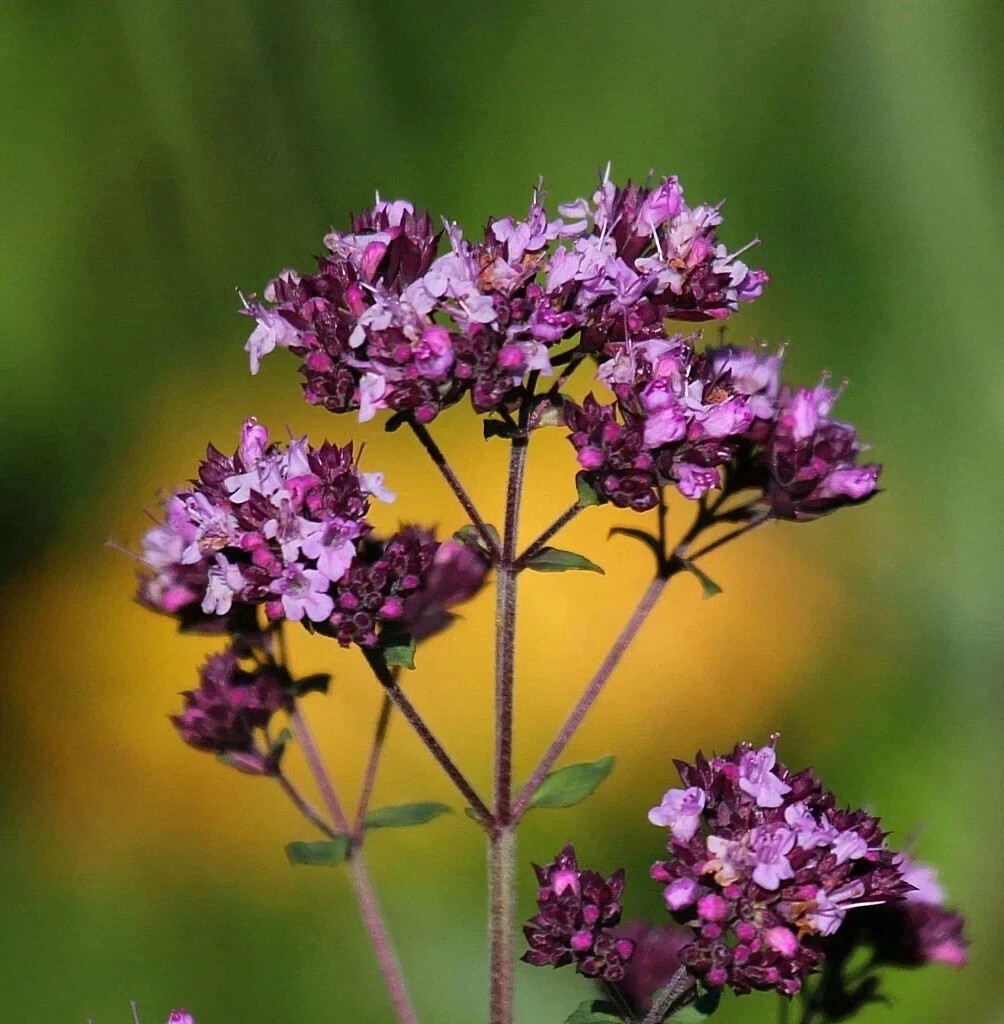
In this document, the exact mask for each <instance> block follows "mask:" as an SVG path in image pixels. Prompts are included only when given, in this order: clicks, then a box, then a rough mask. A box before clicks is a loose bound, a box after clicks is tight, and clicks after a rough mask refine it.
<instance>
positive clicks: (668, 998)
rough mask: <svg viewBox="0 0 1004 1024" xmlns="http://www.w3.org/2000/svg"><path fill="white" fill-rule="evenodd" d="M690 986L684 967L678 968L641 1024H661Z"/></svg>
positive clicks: (688, 976)
mask: <svg viewBox="0 0 1004 1024" xmlns="http://www.w3.org/2000/svg"><path fill="white" fill-rule="evenodd" d="M691 984H692V982H691V979H690V975H689V974H688V973H687V969H686V967H680V968H678V969H677V971H676V973H675V974H674V975H673V977H672V978H671V979H670V982H669V984H668V985H667V986H666V987H665V988H664V989H663V990H662V993H661V994H660V995H659V998H658V999H656V1001H655V1002H654V1003H653V1004H652V1009H651V1010H649V1011H648V1014H647V1015H646V1017H645V1019H644V1020H643V1021H642V1024H662V1022H663V1021H664V1020H665V1019H666V1017H667V1016H669V1012H670V1010H672V1009H673V1006H674V1004H675V1003H676V1001H677V1000H678V999H679V998H680V996H682V995H683V994H684V993H685V992H686V991H687V988H688V986H690V985H691Z"/></svg>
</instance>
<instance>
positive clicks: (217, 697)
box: [171, 647, 291, 774]
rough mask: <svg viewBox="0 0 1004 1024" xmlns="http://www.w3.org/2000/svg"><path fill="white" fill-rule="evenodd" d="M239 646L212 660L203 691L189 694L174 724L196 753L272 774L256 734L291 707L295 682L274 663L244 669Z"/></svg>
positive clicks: (205, 670) (201, 684)
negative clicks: (223, 756)
mask: <svg viewBox="0 0 1004 1024" xmlns="http://www.w3.org/2000/svg"><path fill="white" fill-rule="evenodd" d="M243 653H246V652H245V651H243V650H241V649H240V648H239V647H229V648H227V650H226V651H224V652H223V653H222V654H214V655H212V656H210V657H209V658H208V659H207V661H206V663H205V664H204V665H203V666H202V669H201V670H200V672H199V688H198V689H197V690H186V691H185V692H184V693H183V694H182V696H183V697H184V700H185V707H184V709H183V710H182V711H181V713H180V714H177V715H173V716H172V718H171V721H172V722H173V723H174V726H175V728H176V729H177V730H178V733H179V735H180V736H181V738H182V739H183V740H184V741H185V742H186V743H187V744H189V746H192V747H195V748H196V750H208V751H211V752H212V753H216V754H227V755H229V757H230V761H231V763H232V764H234V765H235V766H236V767H239V768H241V769H242V770H244V771H247V772H250V773H253V774H261V773H264V772H266V771H268V770H269V767H270V764H269V757H270V752H269V750H268V749H264V750H263V749H262V748H261V747H260V746H259V743H258V739H257V735H258V732H259V730H265V728H266V727H267V726H268V723H269V720H270V719H271V717H272V715H273V714H275V712H277V711H281V710H285V709H287V708H289V707H290V704H291V682H290V679H289V676H288V674H287V673H286V672H285V670H283V669H281V668H279V667H278V666H277V665H275V664H274V663H256V664H255V665H254V666H253V667H252V668H250V669H245V668H244V667H242V664H241V659H240V657H239V655H240V654H243Z"/></svg>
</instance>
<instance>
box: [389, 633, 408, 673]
mask: <svg viewBox="0 0 1004 1024" xmlns="http://www.w3.org/2000/svg"><path fill="white" fill-rule="evenodd" d="M381 648H382V650H383V660H384V661H385V662H386V663H387V664H388V665H399V666H400V667H401V668H414V667H415V641H414V639H413V638H412V637H410V636H408V635H407V634H404V633H397V634H395V635H394V636H393V637H388V639H387V640H386V641H385V642H383V643H382V644H381Z"/></svg>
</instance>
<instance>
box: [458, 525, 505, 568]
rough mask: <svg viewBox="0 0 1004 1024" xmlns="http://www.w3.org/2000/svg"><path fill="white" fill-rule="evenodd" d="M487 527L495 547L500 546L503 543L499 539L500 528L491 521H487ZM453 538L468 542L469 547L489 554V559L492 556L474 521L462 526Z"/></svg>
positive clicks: (464, 542) (462, 542)
mask: <svg viewBox="0 0 1004 1024" xmlns="http://www.w3.org/2000/svg"><path fill="white" fill-rule="evenodd" d="M485 529H486V530H487V531H488V535H489V536H490V537H491V538H492V540H493V541H494V542H495V547H497V548H500V547H501V546H502V545H501V542H500V540H499V532H498V530H496V529H495V527H494V526H492V525H491V523H485ZM453 539H454V540H459V541H460V543H461V544H466V545H467V546H468V547H469V548H475V549H476V550H478V551H480V552H481V553H482V554H484V555H487V556H488V558H489V559H490V558H491V550H490V549H489V547H488V545H487V544H486V543H485V540H484V538H483V537H482V536H481V531H480V530H479V529H478V528H477V527H476V526H475V525H474V524H473V523H468V524H467V525H466V526H461V527H460V529H459V530H457V532H456V533H455V534H454V535H453Z"/></svg>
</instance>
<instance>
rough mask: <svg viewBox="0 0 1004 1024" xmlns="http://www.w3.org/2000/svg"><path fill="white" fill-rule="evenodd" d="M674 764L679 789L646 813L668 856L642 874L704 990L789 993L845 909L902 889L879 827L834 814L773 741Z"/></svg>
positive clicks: (829, 798)
mask: <svg viewBox="0 0 1004 1024" xmlns="http://www.w3.org/2000/svg"><path fill="white" fill-rule="evenodd" d="M677 767H678V768H679V770H680V776H681V778H682V779H683V783H684V786H685V787H686V788H685V789H682V790H681V789H678V790H670V792H669V793H668V794H667V796H666V799H665V800H664V803H663V805H661V807H660V808H657V809H656V811H657V812H660V811H662V807H666V811H665V812H663V813H661V814H657V817H658V818H659V819H660V820H659V823H665V824H666V825H667V827H669V828H670V839H669V853H670V859H669V860H667V861H664V862H659V863H657V864H655V865H654V866H653V868H652V877H653V878H655V879H656V880H658V881H660V882H662V883H664V884H665V900H666V906H667V907H668V908H669V910H670V912H671V913H672V914H673V916H674V917H675V919H676V920H677V922H678V923H680V924H684V925H687V926H688V927H690V928H691V929H692V936H693V938H692V941H691V942H690V943H689V944H687V945H686V946H684V947H683V948H682V949H681V951H680V959H681V961H682V962H683V963H684V964H685V965H686V966H687V967H688V969H689V970H690V971H691V972H692V973H693V974H694V975H695V976H696V977H697V978H699V979H700V980H701V981H703V983H704V984H706V985H708V986H711V987H720V986H724V985H729V986H730V987H731V988H732V989H733V990H734V991H735V992H737V993H739V994H743V993H746V992H750V991H752V990H753V989H771V988H773V989H776V990H777V991H778V992H780V993H781V994H783V995H787V996H792V995H794V994H795V993H796V992H798V991H799V989H800V988H801V987H802V984H803V981H804V979H805V977H806V976H807V975H809V974H811V973H812V972H813V971H814V970H815V969H816V968H817V967H818V966H819V964H820V963H821V962H822V960H823V958H824V955H825V948H826V946H825V942H824V940H826V941H829V937H830V936H833V935H834V934H836V933H838V932H841V931H842V929H843V928H844V925H845V920H846V919H847V918H848V915H849V914H851V913H852V912H853V913H855V914H858V913H860V914H862V915H865V914H866V913H870V912H871V911H870V910H869V911H865V910H859V909H858V908H863V907H867V908H872V907H879V906H884V905H887V904H895V903H896V901H899V900H901V899H902V897H903V896H904V894H905V893H907V892H908V890H909V884H908V883H907V882H906V881H905V879H904V875H903V871H902V870H901V866H900V861H899V859H898V856H897V855H896V854H895V853H893V851H891V850H890V849H889V848H888V847H887V846H886V845H885V833H883V832H882V831H881V830H880V827H879V823H878V820H877V819H875V818H873V817H871V816H870V815H868V814H866V813H865V812H864V811H841V810H839V809H837V806H836V801H835V799H834V797H833V795H832V794H831V793H828V792H827V791H826V790H824V789H823V787H822V785H821V783H820V782H819V781H818V780H817V779H816V778H815V777H814V776H813V774H812V772H811V771H809V770H808V769H807V770H805V771H801V772H798V773H793V772H791V771H789V770H788V768H787V767H786V766H785V765H783V764H781V763H780V762H778V760H777V757H776V755H775V752H774V748H773V744H772V745H770V746H767V747H761V748H759V749H754V748H753V747H752V746H750V745H749V744H739V745H738V746H736V747H735V749H734V750H733V751H732V752H731V753H730V754H729V755H726V756H721V757H716V758H714V759H712V760H710V761H709V760H707V759H706V758H705V757H704V756H703V755H702V754H698V755H697V759H696V762H695V763H694V764H693V765H690V764H687V763H685V762H682V761H678V762H677ZM702 798H703V799H702ZM698 808H699V810H698ZM684 812H686V813H684ZM695 812H696V813H697V814H698V815H699V821H698V822H696V823H695V822H693V821H692V820H691V818H692V815H693V813H695ZM681 822H682V823H683V826H684V827H683V828H682V830H681V828H680V823H681ZM674 826H676V827H675V828H674Z"/></svg>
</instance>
